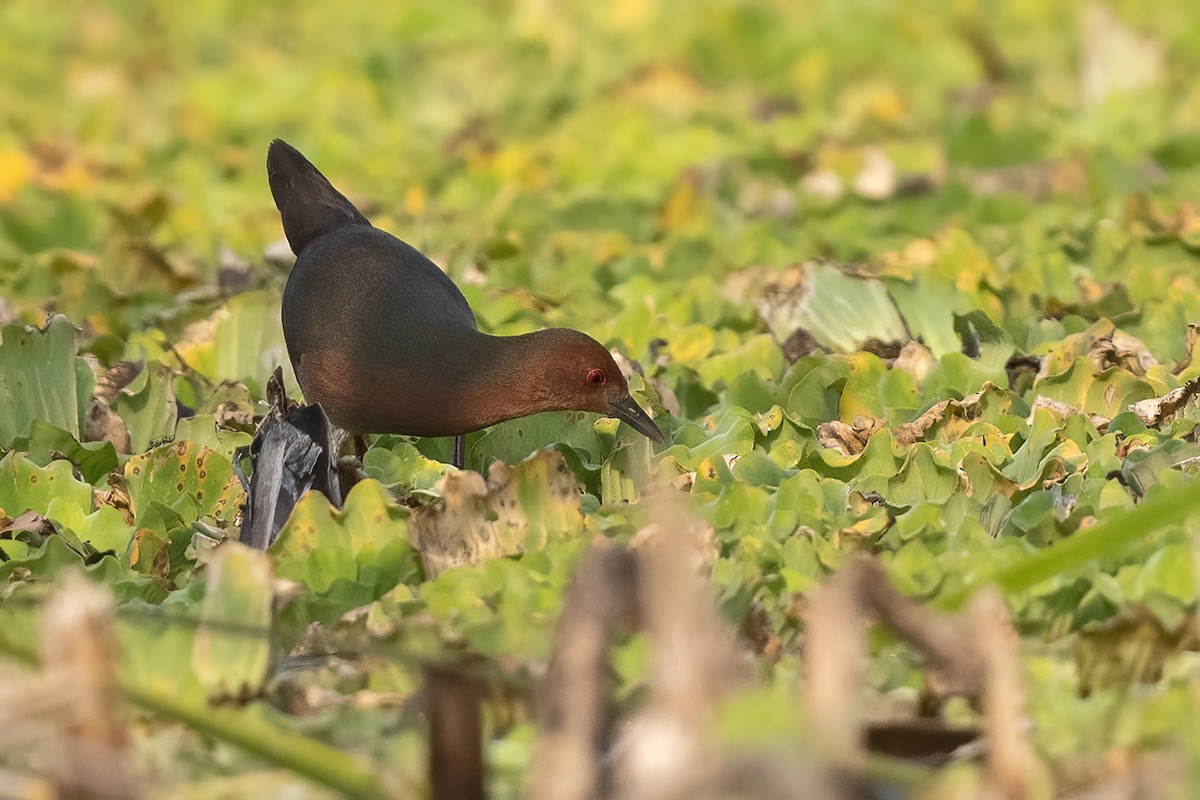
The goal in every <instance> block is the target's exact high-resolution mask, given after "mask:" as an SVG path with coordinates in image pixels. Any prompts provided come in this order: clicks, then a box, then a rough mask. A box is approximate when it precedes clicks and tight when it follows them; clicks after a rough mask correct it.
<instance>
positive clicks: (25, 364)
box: [0, 316, 92, 448]
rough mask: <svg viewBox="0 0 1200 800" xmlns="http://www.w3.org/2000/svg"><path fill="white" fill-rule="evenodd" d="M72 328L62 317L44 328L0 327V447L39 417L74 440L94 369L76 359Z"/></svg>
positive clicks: (79, 431) (90, 387)
mask: <svg viewBox="0 0 1200 800" xmlns="http://www.w3.org/2000/svg"><path fill="white" fill-rule="evenodd" d="M75 353H76V348H75V328H74V327H73V326H72V325H71V323H70V322H68V321H67V319H66V317H61V316H56V317H54V318H52V319H51V320H50V322H49V324H48V325H47V326H46V328H45V329H44V330H30V329H26V328H22V327H21V326H19V325H6V326H4V327H3V328H2V329H0V408H3V409H4V413H3V414H0V447H4V448H8V447H11V446H12V444H13V442H14V441H15V440H16V439H17V438H18V437H21V436H27V435H29V426H30V424H31V423H32V422H33V421H34V420H40V421H42V422H45V423H47V424H49V425H52V426H54V427H56V428H61V429H62V430H64V431H66V432H67V433H69V434H70V435H71V436H73V437H75V438H76V439H78V438H79V437H80V434H81V432H82V431H83V417H84V414H86V413H87V405H88V398H89V397H90V396H91V393H92V373H91V370H90V369H89V368H88V366H87V364H86V363H85V362H84V361H83V360H82V359H79V358H76V355H75Z"/></svg>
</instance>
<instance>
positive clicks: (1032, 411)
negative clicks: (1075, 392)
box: [1026, 394, 1112, 433]
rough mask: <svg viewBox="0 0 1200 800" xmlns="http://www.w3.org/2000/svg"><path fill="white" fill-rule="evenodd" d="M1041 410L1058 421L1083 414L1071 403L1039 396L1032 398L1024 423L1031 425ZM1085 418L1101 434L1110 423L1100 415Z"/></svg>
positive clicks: (1088, 415) (1089, 415)
mask: <svg viewBox="0 0 1200 800" xmlns="http://www.w3.org/2000/svg"><path fill="white" fill-rule="evenodd" d="M1043 410H1044V411H1049V412H1050V413H1051V414H1054V415H1055V416H1056V417H1058V418H1059V419H1066V418H1067V417H1074V416H1077V415H1079V414H1081V413H1083V410H1082V409H1080V407H1079V406H1077V405H1074V404H1073V403H1066V402H1064V401H1062V400H1054V399H1053V398H1050V397H1046V396H1045V395H1040V394H1039V395H1038V396H1037V397H1035V398H1033V404H1032V405H1031V406H1030V407H1029V417H1028V418H1027V419H1026V422H1028V423H1029V424H1030V425H1032V424H1033V418H1034V416H1036V415H1037V412H1038V411H1043ZM1085 416H1087V418H1088V420H1089V421H1091V423H1092V424H1093V425H1095V426H1096V430H1098V431H1100V432H1101V433H1103V432H1104V431H1105V430H1107V429H1108V423H1110V422H1112V420H1110V419H1109V418H1108V417H1106V416H1103V415H1101V414H1086V415H1085Z"/></svg>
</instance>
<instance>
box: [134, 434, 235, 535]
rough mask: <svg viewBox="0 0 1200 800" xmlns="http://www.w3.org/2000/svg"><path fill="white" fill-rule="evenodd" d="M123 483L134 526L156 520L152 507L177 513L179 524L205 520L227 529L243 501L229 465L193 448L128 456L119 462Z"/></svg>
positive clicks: (182, 444)
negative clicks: (122, 470)
mask: <svg viewBox="0 0 1200 800" xmlns="http://www.w3.org/2000/svg"><path fill="white" fill-rule="evenodd" d="M125 482H126V485H127V486H128V489H129V496H130V500H131V501H132V508H133V513H134V514H135V516H136V518H137V522H138V525H143V524H145V523H146V521H147V520H148V519H149V518H150V516H151V515H155V514H157V512H156V511H155V504H156V503H158V504H161V505H162V506H163V507H165V508H169V509H173V510H174V511H176V512H178V513H179V514H180V518H181V521H182V522H183V523H184V524H190V523H191V522H193V521H195V520H197V519H200V518H211V519H212V520H213V521H215V522H216V523H217V524H218V525H227V524H230V523H232V522H233V519H234V517H235V516H236V515H237V512H238V509H239V508H240V506H241V504H242V502H243V501H244V499H245V492H244V491H243V490H242V486H241V484H240V483H239V482H238V479H237V477H236V476H235V475H234V474H233V465H232V464H231V463H230V461H229V459H227V458H225V456H223V455H221V454H220V453H216V452H213V451H212V450H209V449H208V448H207V447H204V446H203V445H200V444H196V443H194V442H174V443H172V444H165V445H162V446H160V447H156V448H154V449H153V450H150V451H149V452H146V453H142V454H140V455H136V456H133V457H132V458H130V459H129V460H128V461H127V462H125Z"/></svg>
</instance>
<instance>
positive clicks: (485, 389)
mask: <svg viewBox="0 0 1200 800" xmlns="http://www.w3.org/2000/svg"><path fill="white" fill-rule="evenodd" d="M547 333H548V332H547V331H536V332H534V333H527V334H523V335H520V336H492V335H490V334H486V333H478V334H477V335H475V336H472V337H470V339H469V340H468V341H467V342H464V343H463V345H464V346H463V351H464V352H462V353H461V355H462V356H463V357H464V361H465V363H467V364H470V365H471V369H472V374H470V375H467V376H464V379H463V381H462V383H461V384H460V385H459V386H457V387H455V388H456V392H455V395H456V397H457V401H456V402H455V405H456V406H458V407H457V408H456V409H454V413H455V416H457V417H459V418H460V419H462V420H463V422H464V423H466V424H467V425H469V426H470V427H472V428H483V427H486V426H488V425H493V424H495V423H497V422H502V421H504V420H507V419H513V418H516V417H523V416H527V415H529V414H537V413H539V412H542V411H552V410H556V409H561V408H563V407H564V405H563V399H562V391H561V387H559V386H557V385H556V384H555V382H554V381H553V380H552V379H551V373H550V367H551V358H552V356H551V354H550V353H549V352H547V348H546V346H545V345H546V343H547V338H548V337H547Z"/></svg>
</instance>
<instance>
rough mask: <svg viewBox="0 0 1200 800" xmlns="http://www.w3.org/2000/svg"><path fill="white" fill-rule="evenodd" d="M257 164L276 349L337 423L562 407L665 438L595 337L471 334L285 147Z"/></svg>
mask: <svg viewBox="0 0 1200 800" xmlns="http://www.w3.org/2000/svg"><path fill="white" fill-rule="evenodd" d="M267 175H268V178H269V181H270V185H271V194H272V195H274V197H275V204H276V206H278V208H279V213H280V216H281V217H282V219H283V230H284V233H285V234H286V235H287V239H288V242H289V244H291V246H292V250H293V251H294V252H295V254H296V264H295V266H293V267H292V273H291V275H290V276H289V278H288V282H287V286H286V288H285V289H284V291H283V333H284V339H285V340H286V342H287V349H288V356H289V358H290V359H291V362H292V367H293V369H294V370H295V372H296V377H297V378H298V379H299V381H300V387H301V389H302V390H303V392H304V395H305V397H306V398H307V399H308V400H309V401H310V402H317V403H320V404H321V405H322V407H324V409H325V412H326V413H327V414H328V415H329V418H330V420H332V421H333V422H334V423H335V424H337V425H339V426H341V427H343V428H345V429H346V430H348V431H350V432H352V433H406V434H414V435H418V436H451V435H458V434H463V433H469V432H470V431H474V430H478V429H480V428H484V427H487V426H488V425H492V424H495V423H497V422H502V421H504V420H507V419H513V418H515V417H521V416H525V415H527V414H535V413H537V412H539V411H553V410H566V409H574V410H579V411H595V412H598V413H601V414H607V415H609V416H615V417H618V418H620V419H622V420H624V421H625V422H627V423H629V424H630V425H631V426H632V427H634V428H635V429H636V430H638V431H640V432H641V433H643V434H645V435H646V436H648V437H650V438H651V439H653V440H655V441H659V442H661V441H662V440H663V439H662V433H661V432H660V431H659V430H658V427H657V426H656V425H655V424H654V422H653V421H652V420H651V419H650V417H649V416H648V415H647V414H646V412H645V411H643V410H642V409H641V408H640V407H639V406H638V405H637V403H636V402H634V400H633V399H632V398H631V397H630V396H629V387H628V385H627V384H626V382H625V378H624V376H622V375H621V371H620V369H619V368H618V367H617V365H616V363H615V362H614V361H613V359H612V356H611V355H609V353H608V351H607V350H606V349H604V347H603V346H602V345H601V344H600V343H599V342H597V341H596V340H595V339H593V338H591V337H590V336H588V335H587V334H584V333H580V332H579V331H575V330H571V329H568V328H552V329H549V330H543V331H537V332H535V333H529V334H525V335H523V336H491V335H489V334H486V333H482V332H480V331H479V330H478V328H477V327H476V324H475V316H474V314H473V313H472V312H471V307H470V306H469V305H468V304H467V301H466V298H464V297H463V295H462V292H460V291H459V290H458V287H457V286H455V285H454V282H453V281H451V280H450V278H449V277H448V276H447V275H446V274H445V273H444V272H442V271H441V270H440V269H439V268H438V267H437V266H436V265H435V264H434V263H433V262H432V261H430V260H429V259H428V258H426V257H425V256H424V255H423V254H422V253H421V252H420V251H418V250H416V249H415V248H413V247H411V246H410V245H408V244H406V243H404V242H402V241H400V240H399V239H397V238H396V237H394V236H392V235H391V234H389V233H386V232H384V231H381V230H379V229H378V228H375V227H373V226H372V225H371V223H370V222H369V221H368V220H367V218H366V217H364V216H363V215H362V214H361V213H360V212H359V211H358V209H356V208H355V207H354V205H353V204H351V203H350V201H349V200H347V199H346V198H345V197H344V196H343V195H342V194H341V193H340V192H338V191H337V190H336V189H334V188H333V186H332V185H331V184H330V183H329V181H328V180H326V179H325V176H324V175H322V174H321V173H320V172H319V171H318V170H317V169H316V167H314V166H313V165H312V164H311V163H309V161H308V159H306V158H305V157H304V156H303V155H301V154H300V152H299V151H298V150H296V149H295V148H294V147H292V146H291V145H289V144H287V143H286V142H283V141H280V140H276V141H274V142H272V143H271V147H270V149H269V151H268V153H267Z"/></svg>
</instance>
